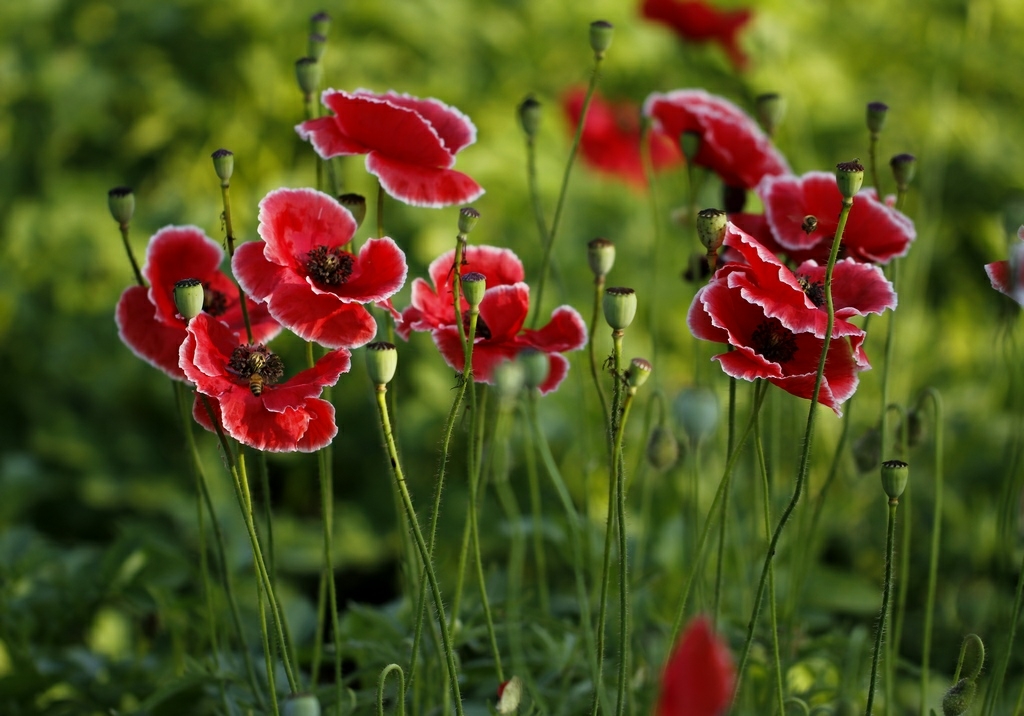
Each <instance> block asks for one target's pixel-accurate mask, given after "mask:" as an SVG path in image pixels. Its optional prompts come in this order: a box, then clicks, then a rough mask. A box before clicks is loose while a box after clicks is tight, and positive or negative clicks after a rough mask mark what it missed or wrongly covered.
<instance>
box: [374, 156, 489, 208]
mask: <svg viewBox="0 0 1024 716" xmlns="http://www.w3.org/2000/svg"><path fill="white" fill-rule="evenodd" d="M366 171H368V172H370V173H371V174H373V175H374V176H376V177H377V179H379V180H380V183H381V186H383V187H384V190H385V191H386V192H387V193H388V194H390V195H391V196H393V197H394V198H396V199H398V200H399V201H402V202H404V203H406V204H409V205H411V206H423V207H428V208H434V209H439V208H442V207H445V206H452V205H455V204H468V203H469V202H471V201H474V200H476V199H479V198H480V197H481V196H482V195H483V193H484V190H483V188H481V186H480V185H479V184H477V183H476V182H475V181H473V180H472V179H471V178H470V177H469V176H467V175H466V174H463V173H462V172H458V171H455V170H454V169H441V168H436V167H433V166H429V165H423V164H412V163H409V162H405V161H402V160H399V159H392V158H391V157H389V156H385V155H384V154H383V153H382V152H376V151H374V152H370V153H369V154H368V155H367V156H366Z"/></svg>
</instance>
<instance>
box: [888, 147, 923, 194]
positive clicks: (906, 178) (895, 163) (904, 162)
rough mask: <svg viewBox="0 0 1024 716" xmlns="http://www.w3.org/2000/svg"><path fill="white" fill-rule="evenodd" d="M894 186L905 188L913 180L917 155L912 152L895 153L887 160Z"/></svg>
mask: <svg viewBox="0 0 1024 716" xmlns="http://www.w3.org/2000/svg"><path fill="white" fill-rule="evenodd" d="M889 166H890V167H892V175H893V178H894V179H896V186H898V187H900V188H901V189H902V188H906V187H907V186H908V185H909V184H910V182H912V181H913V180H914V174H916V173H917V157H915V156H914V155H913V154H897V155H896V156H894V157H893V158H892V159H890V160H889Z"/></svg>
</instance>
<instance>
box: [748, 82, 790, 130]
mask: <svg viewBox="0 0 1024 716" xmlns="http://www.w3.org/2000/svg"><path fill="white" fill-rule="evenodd" d="M754 102H755V109H756V112H757V121H758V122H760V123H761V128H762V129H764V131H765V132H766V133H767V134H768V136H769V137H771V136H774V135H775V130H776V129H778V127H779V124H781V123H782V117H783V115H785V114H786V100H785V99H783V98H782V96H781V95H779V94H778V93H777V92H766V93H765V94H760V95H758V96H757V99H755V100H754Z"/></svg>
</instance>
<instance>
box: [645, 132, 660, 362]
mask: <svg viewBox="0 0 1024 716" xmlns="http://www.w3.org/2000/svg"><path fill="white" fill-rule="evenodd" d="M640 160H641V162H642V164H643V169H644V178H645V179H646V180H647V196H648V207H649V208H650V210H651V232H652V234H653V237H654V241H653V245H652V246H651V264H650V265H651V266H660V265H661V264H660V258H661V257H660V256H659V254H660V249H661V209H660V208H659V206H658V192H657V186H656V185H655V182H654V163H653V160H652V158H651V121H650V119H649V118H647V117H644V119H643V126H642V127H641V128H640ZM660 274H661V272H660V271H652V272H651V295H652V296H660V295H661V294H660V293H658V276H659V275H660ZM660 305H661V301H649V302H648V307H647V308H648V312H647V319H648V325H647V332H648V333H650V335H651V362H652V363H655V364H656V363H657V361H658V339H657V336H658V332H657V327H658V308H659V307H660Z"/></svg>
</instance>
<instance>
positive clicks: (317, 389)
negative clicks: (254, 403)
mask: <svg viewBox="0 0 1024 716" xmlns="http://www.w3.org/2000/svg"><path fill="white" fill-rule="evenodd" d="M351 367H352V358H351V354H350V353H349V352H348V351H347V350H345V349H344V348H339V349H338V350H333V351H328V352H327V353H325V354H324V355H323V357H322V358H320V360H318V361H317V362H316V363H315V364H314V365H313V367H312V368H307V369H306V370H304V371H302V372H301V373H298V374H296V375H294V376H292V377H291V378H290V379H288V380H287V381H285V382H284V383H278V384H277V385H269V386H267V387H265V388H264V389H263V404H264V405H265V406H266V408H267V410H269V411H271V412H274V413H279V412H283V411H284V410H287V409H288V408H297V407H301V406H302V405H303V403H304V401H306V400H308V399H310V398H317V397H319V396H320V394H321V393H322V392H323V390H324V388H325V387H326V386H328V385H334V384H335V383H337V382H338V378H339V377H340V376H341V374H342V373H347V372H348V371H349V369H350V368H351Z"/></svg>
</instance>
